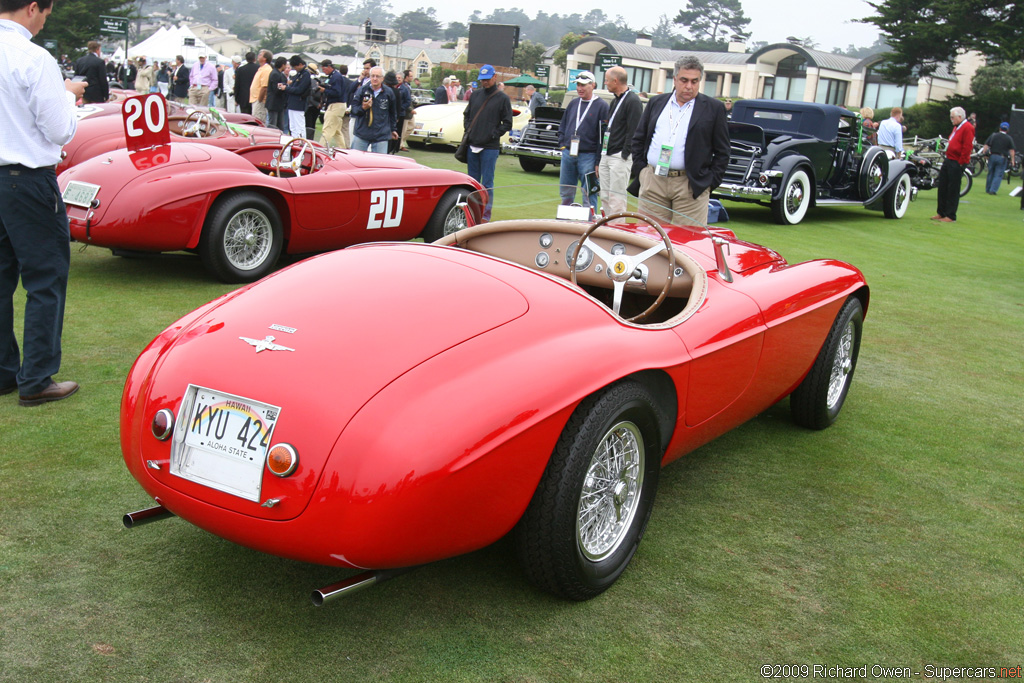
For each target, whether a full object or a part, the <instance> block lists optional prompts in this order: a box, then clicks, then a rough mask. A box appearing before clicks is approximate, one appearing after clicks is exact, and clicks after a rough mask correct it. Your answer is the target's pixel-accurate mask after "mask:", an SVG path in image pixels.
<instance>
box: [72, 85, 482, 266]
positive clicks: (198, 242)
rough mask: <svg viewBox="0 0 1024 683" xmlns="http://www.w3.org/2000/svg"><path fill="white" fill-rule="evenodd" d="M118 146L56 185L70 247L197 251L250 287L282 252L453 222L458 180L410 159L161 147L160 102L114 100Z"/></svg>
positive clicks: (461, 179) (295, 148)
mask: <svg viewBox="0 0 1024 683" xmlns="http://www.w3.org/2000/svg"><path fill="white" fill-rule="evenodd" d="M124 108H125V109H124V127H125V134H126V136H127V138H128V141H129V142H128V149H120V150H114V151H111V152H109V153H104V154H100V155H99V156H97V157H94V158H92V159H89V160H87V161H84V162H81V163H79V164H77V165H76V166H74V167H72V168H70V169H68V170H67V171H65V172H64V173H62V174H61V175H60V177H59V183H60V188H61V192H62V196H63V198H64V202H65V204H66V205H67V207H68V218H69V222H70V227H71V237H72V239H74V240H76V241H78V242H82V243H84V244H94V245H97V246H101V247H108V248H110V249H113V250H121V251H126V252H131V251H137V252H165V251H181V250H187V251H193V252H198V254H199V256H200V258H201V259H202V261H203V263H204V265H205V266H206V267H207V268H208V270H210V271H211V272H212V273H213V274H214V275H215V276H217V277H218V278H220V279H222V280H224V281H225V282H248V281H252V280H257V279H259V278H261V277H263V276H264V275H266V274H268V273H269V272H271V271H272V270H273V269H274V266H275V264H276V262H277V260H278V257H279V256H280V255H281V253H282V252H284V253H288V254H307V253H315V252H322V251H329V250H331V249H338V248H340V247H345V246H348V245H351V244H357V243H359V242H366V241H370V240H382V239H383V240H407V239H411V238H413V237H418V236H423V237H424V238H425V239H427V240H434V239H437V238H438V237H440V236H441V235H443V234H444V232H445V226H446V225H447V226H448V229H449V230H450V229H452V228H453V227H457V226H458V225H461V224H463V223H464V221H465V219H464V215H463V212H462V211H461V210H460V209H457V208H456V203H457V202H458V200H459V198H460V197H463V198H465V197H466V196H467V195H469V194H470V193H471V192H473V191H475V190H479V189H482V188H481V186H480V185H479V183H477V182H476V181H475V180H473V179H472V178H470V177H469V176H468V175H466V174H464V173H459V172H457V171H449V170H438V169H431V168H427V167H425V166H422V165H420V164H418V163H416V162H415V161H413V160H411V159H406V158H402V157H395V156H388V155H384V154H368V153H364V152H357V151H351V150H327V149H323V148H321V147H319V146H317V145H314V144H312V143H310V142H309V141H308V140H303V139H292V138H285V139H284V142H274V143H271V144H255V145H249V146H246V147H243V148H241V149H237V150H234V151H229V150H225V149H220V148H218V147H216V146H213V145H207V144H196V143H194V142H169V139H170V134H169V132H168V125H167V115H166V112H167V108H166V106H165V104H164V101H163V97H161V96H160V95H159V94H149V95H143V96H138V97H132V98H129V99H127V100H125V102H124Z"/></svg>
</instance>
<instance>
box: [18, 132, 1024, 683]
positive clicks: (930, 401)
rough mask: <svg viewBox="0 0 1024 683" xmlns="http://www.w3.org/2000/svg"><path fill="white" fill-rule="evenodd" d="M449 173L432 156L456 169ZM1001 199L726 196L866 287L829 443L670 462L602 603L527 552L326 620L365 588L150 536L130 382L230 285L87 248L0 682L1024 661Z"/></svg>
mask: <svg viewBox="0 0 1024 683" xmlns="http://www.w3.org/2000/svg"><path fill="white" fill-rule="evenodd" d="M451 151H452V150H451V149H450V148H438V149H437V150H433V149H431V150H414V151H413V153H412V156H413V157H415V158H417V159H419V160H421V161H422V162H423V163H425V164H428V165H431V166H435V167H450V168H460V167H459V165H457V164H456V163H455V162H454V159H452V158H451ZM537 182H548V183H552V184H554V183H556V182H557V170H555V169H554V168H553V167H552V168H549V169H548V170H547V171H545V172H544V173H543V174H540V175H531V174H525V173H523V172H522V171H520V170H519V166H518V163H517V162H516V161H515V159H512V158H510V157H504V156H503V157H501V159H500V160H499V169H498V174H497V179H496V184H497V185H511V184H522V183H537ZM1015 184H1016V183H1015ZM983 189H984V187H983V185H982V184H980V183H976V186H975V188H974V189H973V190H972V191H971V193H970V194H969V195H968V196H967V197H966V199H965V200H963V201H962V202H961V207H960V220H959V221H958V222H957V223H947V224H938V223H934V222H932V221H930V220H928V219H929V217H930V216H931V215H932V214H933V213H934V210H935V193H934V192H924V193H921V195H920V198H919V199H918V201H917V202H916V203H915V204H913V205H912V206H911V207H910V210H909V212H908V215H907V216H906V217H905V218H904V219H903V220H900V221H890V220H886V219H884V218H883V217H882V215H881V214H880V213H876V212H872V211H866V210H864V209H860V208H839V209H816V210H815V209H812V210H811V212H810V213H809V214H808V217H807V219H806V220H805V221H804V223H803V224H802V225H799V226H792V227H783V226H778V225H774V224H772V223H771V222H770V213H769V211H768V209H767V208H764V207H758V206H747V205H740V204H736V203H727V207H728V209H729V211H730V213H731V215H732V221H731V222H730V223H729V224H728V227H730V228H732V229H733V230H734V231H735V232H736V234H737V235H738V236H739V237H741V238H743V239H746V240H750V241H752V242H758V243H762V244H766V245H768V246H771V247H773V248H775V249H777V250H778V251H780V252H781V253H782V254H783V255H784V256H785V257H786V258H787V259H789V260H790V261H791V262H797V261H801V260H806V259H811V258H819V257H833V258H839V259H842V260H846V261H849V262H851V263H853V264H854V265H856V266H858V267H859V268H861V269H862V270H863V272H864V274H865V275H866V277H867V280H868V282H869V284H870V285H871V289H872V291H871V305H870V308H869V311H868V315H867V318H866V322H865V327H864V339H863V345H862V347H861V355H860V363H859V365H858V369H857V373H856V377H855V379H854V382H853V388H852V390H851V392H850V395H849V398H848V399H847V402H846V405H845V407H844V409H843V413H842V416H841V417H840V419H839V421H838V422H837V423H836V424H835V425H834V426H833V427H831V428H830V429H827V430H825V431H822V432H810V431H806V430H802V429H799V428H797V427H795V426H794V425H793V424H792V422H791V421H790V419H789V409H788V402H787V401H783V402H782V403H780V404H779V405H777V406H775V407H773V408H771V409H769V410H767V411H765V412H764V413H763V414H761V415H760V416H758V417H757V418H755V419H753V420H751V421H750V422H748V423H747V424H746V425H744V426H742V427H740V428H738V429H736V430H734V431H733V432H731V433H729V434H727V435H725V436H723V437H721V438H719V439H718V440H716V441H714V442H712V443H711V444H709V445H707V446H705V447H703V448H701V449H699V450H698V451H696V452H694V453H692V454H690V455H689V456H687V457H686V458H683V459H682V460H680V461H678V462H677V463H674V464H673V465H671V466H669V467H668V468H667V469H666V470H665V471H664V472H663V473H662V477H661V483H660V490H659V492H658V499H657V502H656V504H655V508H654V514H653V516H652V519H651V523H650V526H649V528H648V532H647V535H646V537H645V539H644V541H643V543H642V545H641V547H640V550H639V552H638V553H637V555H636V557H635V558H634V560H633V562H632V564H631V566H630V568H629V569H628V570H627V571H626V573H625V574H624V575H623V576H622V578H621V579H620V580H619V582H618V583H617V584H616V585H615V586H613V587H612V588H611V589H610V590H609V591H608V592H606V593H605V594H603V595H602V596H600V597H598V598H596V599H594V600H592V601H590V602H586V603H568V602H563V601H559V600H556V599H553V598H551V597H548V596H547V595H545V594H542V593H540V592H538V591H536V590H535V589H533V588H532V587H531V586H529V585H528V584H527V583H526V582H525V581H524V579H523V578H522V575H521V574H520V572H519V570H518V568H517V567H516V564H515V562H514V554H513V552H512V549H511V547H510V544H509V543H508V542H507V541H501V542H499V543H497V544H495V545H494V546H492V547H489V548H486V549H484V550H481V551H479V552H476V553H472V554H469V555H466V556H463V557H458V558H454V559H450V560H447V561H443V562H438V563H436V564H433V565H430V566H427V567H425V568H422V569H420V570H418V571H415V572H413V573H410V574H407V575H404V576H402V577H399V578H396V579H394V580H392V581H390V582H388V583H385V584H383V585H381V586H378V587H375V588H373V589H371V590H369V591H365V592H362V593H359V594H357V595H354V596H352V597H351V598H349V599H345V600H342V601H340V602H335V603H332V604H330V605H329V606H327V607H325V608H322V609H317V608H314V607H312V606H311V604H310V601H309V593H310V591H311V590H312V589H314V588H318V587H321V586H323V585H326V584H328V583H331V582H333V581H336V580H339V579H341V578H344V577H345V576H346V575H347V572H344V571H339V570H336V569H332V568H329V567H320V566H315V565H306V564H300V563H297V562H293V561H289V560H283V559H279V558H276V557H272V556H269V555H264V554H261V553H258V552H255V551H252V550H248V549H246V548H243V547H240V546H236V545H233V544H231V543H229V542H227V541H224V540H221V539H219V538H217V537H215V536H212V535H211V534H209V533H206V532H204V531H201V530H199V529H197V528H195V527H193V526H191V525H189V524H188V523H186V522H184V521H182V520H179V519H171V520H168V521H164V522H160V523H157V524H153V525H150V526H145V527H142V528H139V529H135V530H131V531H129V530H126V529H124V528H123V527H122V526H121V522H120V517H121V515H122V514H123V513H124V512H127V511H129V510H135V509H139V508H142V507H146V506H148V505H149V504H150V503H151V501H150V499H149V498H148V496H147V495H146V494H145V493H144V492H143V490H142V489H141V487H140V486H139V485H138V484H137V483H136V482H135V480H134V479H132V477H131V476H130V475H129V474H128V471H127V469H126V468H125V467H124V464H123V461H122V459H121V455H120V448H119V442H118V410H119V401H120V395H121V389H122V386H123V382H124V378H125V375H126V373H127V371H128V368H129V367H130V365H131V363H132V361H133V360H134V359H135V357H136V355H137V354H138V353H139V352H140V351H141V350H142V348H143V347H144V346H145V345H146V344H147V343H148V342H149V341H150V340H151V339H152V338H153V337H154V336H155V335H156V334H157V333H158V332H159V331H160V330H162V329H163V328H164V327H165V326H166V325H168V324H169V323H170V322H172V321H173V320H174V319H176V318H177V317H179V316H180V315H183V314H184V313H186V312H188V311H189V310H191V309H193V308H194V307H196V306H198V305H199V304H202V303H204V302H205V301H208V300H209V299H211V298H214V297H216V296H218V295H220V294H221V293H223V292H226V291H228V290H229V289H230V287H229V286H227V285H222V284H219V283H216V282H214V281H212V280H211V278H210V277H209V276H208V275H207V274H206V273H205V271H204V270H203V268H202V267H201V265H200V264H199V261H198V259H196V258H193V257H188V256H176V257H168V258H156V259H154V258H147V259H125V258H118V257H114V256H112V255H111V254H110V253H109V252H108V251H106V250H103V249H98V248H92V247H91V248H89V249H85V250H82V249H81V247H80V245H77V244H75V245H73V247H72V251H73V255H72V267H71V281H70V286H69V295H68V305H67V316H66V322H65V333H64V364H63V369H62V371H61V374H60V376H59V379H74V380H77V381H78V382H80V383H81V384H82V390H81V391H80V392H79V394H78V395H76V396H74V397H72V398H70V399H68V400H67V401H64V402H61V403H57V404H50V405H46V406H42V407H39V408H32V409H26V408H20V407H18V405H17V399H16V397H15V396H6V397H2V398H0V681H17V682H21V681H32V682H37V681H39V682H46V681H54V682H57V681H60V682H64V681H117V682H120V681H140V682H142V681H146V682H148V681H197V682H201V681H212V682H218V683H219V682H225V683H232V682H238V681H267V682H276V681H346V682H348V681H507V682H512V681H516V682H544V681H587V682H592V681H601V682H603V681H608V682H613V681H614V682H619V681H634V682H647V681H666V682H674V681H681V680H685V681H701V682H703V681H721V680H736V681H752V680H755V679H759V678H760V669H761V666H762V665H764V664H779V665H782V664H790V665H792V664H796V665H802V664H806V665H808V666H811V665H815V664H817V665H824V666H831V667H836V666H842V667H861V666H867V667H868V668H869V670H870V667H871V666H872V665H876V664H877V665H883V666H887V667H890V668H892V667H911V669H912V670H913V671H916V672H921V673H922V674H924V673H925V672H926V669H925V667H926V666H928V665H932V666H951V667H952V666H971V667H1001V666H1008V667H1015V666H1017V665H1019V664H1022V663H1024V636H1022V628H1021V622H1022V615H1024V559H1022V558H1024V553H1022V547H1024V525H1022V523H1021V500H1022V496H1024V464H1022V454H1024V437H1022V435H1024V345H1022V342H1021V339H1022V338H1024V266H1022V257H1024V222H1022V218H1024V212H1021V211H1020V210H1019V203H1018V201H1017V200H1016V199H1010V198H1008V197H1007V196H1006V192H1007V188H1006V186H1005V185H1004V187H1003V189H1002V194H1001V195H1000V196H996V197H992V196H989V195H986V194H985V193H984V192H983ZM23 302H24V299H23V297H22V296H21V295H20V294H19V297H18V299H17V300H16V311H17V315H18V316H19V317H20V314H21V309H22V308H23ZM19 336H20V334H19ZM869 674H870V672H869ZM868 677H869V678H871V676H870V675H869V676H868ZM918 678H921V677H918ZM790 680H796V679H790ZM819 680H823V679H822V678H821V677H820V676H819Z"/></svg>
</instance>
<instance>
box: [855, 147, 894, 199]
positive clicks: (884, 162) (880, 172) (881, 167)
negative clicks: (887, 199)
mask: <svg viewBox="0 0 1024 683" xmlns="http://www.w3.org/2000/svg"><path fill="white" fill-rule="evenodd" d="M888 176H889V157H888V156H886V154H885V150H884V149H882V148H881V147H871V148H869V149H868V151H867V152H865V153H864V159H863V160H861V163H860V172H859V173H858V174H857V191H858V192H859V193H860V198H861V199H863V200H864V201H867V200H869V199H871V198H872V197H874V196H875V195H876V194H878V191H879V190H880V189H881V188H882V186H883V185H885V181H886V179H887V178H888Z"/></svg>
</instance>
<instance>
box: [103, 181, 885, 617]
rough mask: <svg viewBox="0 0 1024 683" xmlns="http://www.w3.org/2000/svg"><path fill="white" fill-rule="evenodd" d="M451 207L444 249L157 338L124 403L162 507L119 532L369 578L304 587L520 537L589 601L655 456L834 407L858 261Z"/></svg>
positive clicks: (403, 247) (540, 571)
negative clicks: (175, 524)
mask: <svg viewBox="0 0 1024 683" xmlns="http://www.w3.org/2000/svg"><path fill="white" fill-rule="evenodd" d="M555 189H557V188H555ZM501 193H502V191H501V190H499V191H498V195H499V197H500V196H501ZM469 204H472V201H471V202H469ZM466 216H467V221H468V222H469V223H471V225H470V227H468V228H465V229H462V230H459V231H456V232H453V233H451V234H449V235H446V236H445V237H443V238H442V239H441V240H439V241H438V242H435V243H433V244H420V243H415V242H407V243H374V244H364V245H360V246H356V247H351V248H348V249H345V250H341V251H336V252H333V253H330V254H324V255H321V256H317V257H314V258H311V259H308V260H306V261H303V262H301V263H298V264H296V265H293V266H291V267H289V268H286V269H283V270H281V271H279V272H277V273H275V274H273V275H271V276H270V277H267V278H265V279H264V280H262V281H261V282H259V283H256V284H252V285H249V286H246V287H243V288H242V289H239V290H237V291H235V292H232V293H230V294H227V295H225V296H223V297H221V298H219V299H217V300H215V301H212V302H210V303H209V304H207V305H205V306H203V307H202V308H199V309H198V310H196V311H194V312H192V313H190V314H189V315H187V316H185V317H184V318H182V319H181V320H179V321H177V322H176V323H174V324H173V325H171V326H170V327H168V328H167V329H166V330H165V331H164V332H163V333H161V334H160V335H159V336H158V337H157V338H156V339H155V340H154V341H153V342H152V343H151V344H150V345H149V346H148V347H147V348H146V349H145V350H144V351H143V352H142V355H141V356H139V358H138V360H137V361H136V362H135V365H134V367H133V368H132V369H131V372H130V374H129V376H128V379H127V382H126V384H125V389H124V395H123V400H122V405H121V447H122V451H123V454H124V459H125V462H126V463H127V466H128V469H129V470H130V471H131V473H132V475H133V476H134V477H135V478H136V479H137V480H138V481H139V482H140V483H141V484H142V487H143V488H144V489H145V490H146V492H147V493H148V494H149V495H150V496H152V498H154V499H155V500H156V502H157V506H156V507H153V508H149V509H147V510H143V511H140V512H139V513H131V514H129V515H127V516H126V520H125V523H126V525H129V526H130V525H133V524H136V523H139V522H142V521H149V520H153V519H157V518H162V517H166V516H170V515H171V514H173V515H177V516H180V517H182V518H184V519H186V520H188V521H189V522H191V523H193V524H195V525H197V526H199V527H202V528H204V529H206V530H208V531H210V532H212V533H214V534H216V535H218V536H221V537H223V538H226V539H229V540H231V541H234V542H236V543H239V544H242V545H244V546H248V547H250V548H255V549H257V550H260V551H263V552H267V553H272V554H275V555H279V556H282V557H287V558H292V559H295V560H301V561H305V562H313V563H319V564H325V565H334V566H338V567H347V568H357V569H362V570H371V571H368V572H364V573H362V574H360V575H358V576H355V577H352V578H350V579H347V580H346V581H343V582H341V583H339V584H335V585H332V586H329V587H327V588H325V589H322V590H320V591H317V592H315V593H314V602H315V603H317V604H320V603H322V601H323V600H325V599H328V598H330V597H333V596H335V595H337V594H339V593H344V592H346V591H350V590H353V589H355V588H359V587H361V586H364V585H367V584H369V583H372V582H373V581H374V580H378V579H380V578H386V577H387V576H389V575H390V574H392V573H393V572H394V571H395V570H400V569H401V568H407V567H413V566H417V565H421V564H423V563H427V562H431V561H434V560H439V559H442V558H447V557H452V556H455V555H459V554H461V553H466V552H469V551H472V550H475V549H478V548H481V547H484V546H486V545H488V544H490V543H493V542H494V541H496V540H498V539H499V538H501V537H503V536H505V535H506V534H509V533H513V534H514V536H515V545H516V549H517V552H518V556H519V559H520V561H521V564H522V566H523V569H524V571H525V573H526V575H527V576H528V577H529V578H530V579H531V580H532V581H533V582H534V583H536V584H537V585H538V586H539V587H541V588H542V589H544V590H547V591H550V592H552V593H554V594H556V595H559V596H563V597H565V598H569V599H576V600H582V599H587V598H590V597H593V596H595V595H597V594H599V593H600V592H602V591H604V590H605V589H606V588H608V587H609V586H610V585H611V584H612V583H613V582H614V581H615V580H616V579H617V578H618V577H619V576H620V574H621V573H622V572H623V570H624V569H625V568H626V566H627V564H628V563H629V562H630V559H631V558H632V557H633V555H634V553H635V552H636V550H637V546H638V544H639V543H640V540H641V537H642V536H643V534H644V529H645V527H646V525H647V521H648V518H649V516H650V514H651V508H652V505H653V504H654V499H655V492H656V490H657V485H658V474H659V471H660V469H661V467H662V466H663V465H665V464H667V463H670V462H672V461H673V460H675V459H677V458H679V457H680V456H682V455H684V454H686V453H687V452H689V451H692V450H693V449H695V448H697V447H698V446H700V445H702V444H704V443H706V442H708V441H710V440H711V439H713V438H715V437H716V436H718V435H720V434H722V433H724V432H726V431H728V430H730V429H732V428H733V427H736V426H737V425H739V424H741V423H743V422H744V421H746V420H748V419H750V418H751V417H753V416H754V415H756V414H758V413H759V412H761V411H763V410H764V409H765V408H767V407H769V406H771V405H772V404H774V403H776V402H777V401H780V400H782V399H784V398H786V397H787V396H788V397H789V400H790V405H791V408H792V413H793V416H794V418H795V421H796V422H797V423H798V424H800V425H803V426H805V427H809V428H812V429H821V428H824V427H826V426H828V425H830V424H832V422H833V421H834V420H835V419H836V417H837V415H838V414H839V411H840V408H841V407H842V405H843V403H844V401H845V399H846V397H847V393H848V391H849V389H850V384H851V381H852V377H853V372H854V368H855V365H856V362H857V355H858V349H859V346H860V340H861V329H862V321H863V316H864V313H865V311H866V310H867V305H868V287H867V285H866V283H865V281H864V278H863V276H862V275H861V273H860V272H859V271H858V270H857V269H856V268H854V267H852V266H850V265H847V264H845V263H841V262H839V261H833V260H818V261H810V262H806V263H798V264H789V263H787V262H786V261H785V260H784V259H783V258H782V257H781V256H780V255H779V254H778V253H776V252H774V251H772V250H771V249H767V248H764V247H760V246H757V245H755V244H750V243H747V242H743V241H741V240H739V239H737V238H736V237H735V236H734V235H733V234H732V233H731V232H729V231H727V230H722V229H709V228H703V229H702V228H691V227H683V226H664V227H662V226H660V225H658V224H657V223H656V222H655V221H653V220H650V219H646V218H639V217H638V216H635V215H633V214H630V215H620V216H612V217H608V218H604V219H601V220H599V221H596V222H590V221H574V220H546V219H529V220H528V219H516V220H499V221H495V222H491V223H483V224H478V225H472V223H473V221H472V216H473V212H471V211H469V210H467V211H466ZM638 218H639V222H629V221H636V220H638ZM580 245H583V246H582V247H581V246H580ZM310 292H315V293H316V295H315V296H309V295H308V293H310Z"/></svg>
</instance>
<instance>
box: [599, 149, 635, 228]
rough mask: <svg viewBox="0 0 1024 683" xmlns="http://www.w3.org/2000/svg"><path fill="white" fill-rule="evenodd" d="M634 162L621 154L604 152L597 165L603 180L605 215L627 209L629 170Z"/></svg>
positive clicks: (602, 197) (602, 191) (602, 195)
mask: <svg viewBox="0 0 1024 683" xmlns="http://www.w3.org/2000/svg"><path fill="white" fill-rule="evenodd" d="M630 166H632V162H630V160H629V159H628V158H627V159H623V158H622V155H621V154H602V155H601V163H599V164H598V165H597V176H598V178H599V179H600V181H601V208H602V209H603V210H604V215H606V216H611V215H612V214H613V213H622V212H623V211H625V210H626V186H627V185H629V170H630Z"/></svg>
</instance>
